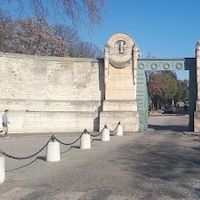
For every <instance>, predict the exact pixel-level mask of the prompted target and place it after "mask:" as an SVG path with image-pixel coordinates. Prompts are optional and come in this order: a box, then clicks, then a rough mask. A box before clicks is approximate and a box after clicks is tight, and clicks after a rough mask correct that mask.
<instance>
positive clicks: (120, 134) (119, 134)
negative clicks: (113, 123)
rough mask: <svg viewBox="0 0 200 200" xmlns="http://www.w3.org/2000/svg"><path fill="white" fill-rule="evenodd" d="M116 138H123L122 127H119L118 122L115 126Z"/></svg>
mask: <svg viewBox="0 0 200 200" xmlns="http://www.w3.org/2000/svg"><path fill="white" fill-rule="evenodd" d="M116 136H123V126H122V125H121V123H120V122H119V123H118V125H117V132H116Z"/></svg>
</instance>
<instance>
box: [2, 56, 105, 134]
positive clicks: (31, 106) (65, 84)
mask: <svg viewBox="0 0 200 200" xmlns="http://www.w3.org/2000/svg"><path fill="white" fill-rule="evenodd" d="M102 68H103V65H102V63H101V62H99V61H98V60H96V59H87V58H59V57H42V56H29V55H20V54H7V53H0V74H1V86H0V94H1V96H0V113H1V114H2V113H3V111H4V110H5V109H9V110H10V113H9V115H8V117H9V120H10V122H11V125H10V127H9V129H10V132H14V133H18V132H25V133H29V132H69V131H82V130H83V129H84V128H87V129H88V130H97V129H98V117H99V109H100V106H101V101H102V99H101V97H102V93H103V92H102V90H103V77H102V76H103V72H102V71H103V69H102Z"/></svg>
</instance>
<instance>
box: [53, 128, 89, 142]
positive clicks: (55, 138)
mask: <svg viewBox="0 0 200 200" xmlns="http://www.w3.org/2000/svg"><path fill="white" fill-rule="evenodd" d="M86 131H87V130H86V129H85V130H84V131H83V132H82V133H81V135H80V136H79V137H78V138H77V139H76V140H74V141H73V142H70V143H65V142H62V141H60V140H59V139H58V138H57V137H55V136H53V139H54V140H56V141H57V142H59V143H60V144H62V145H66V146H69V145H73V144H75V143H76V142H78V141H79V140H80V138H81V137H82V135H83V134H84V133H86Z"/></svg>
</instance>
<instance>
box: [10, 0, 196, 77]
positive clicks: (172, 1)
mask: <svg viewBox="0 0 200 200" xmlns="http://www.w3.org/2000/svg"><path fill="white" fill-rule="evenodd" d="M105 1H106V4H105V12H104V13H103V19H102V23H101V24H100V25H99V26H98V27H96V26H84V25H79V26H77V29H79V33H80V36H81V38H82V40H85V41H91V42H93V43H94V44H96V45H97V46H98V47H99V48H100V49H102V50H103V48H104V45H105V44H106V42H107V40H108V39H109V38H110V37H111V36H112V35H113V34H115V33H118V32H124V33H127V34H129V35H130V36H131V37H132V38H133V39H134V40H135V41H136V43H137V45H138V47H139V48H140V50H141V53H142V57H143V58H145V57H147V56H148V55H150V56H152V57H156V58H182V57H194V56H195V45H196V42H197V41H198V40H199V39H200V11H199V9H200V0H105ZM9 8H10V9H11V10H13V11H14V12H16V11H15V8H14V4H13V6H10V7H9ZM187 74H188V73H185V72H184V71H182V72H181V73H179V74H178V76H179V77H180V78H181V79H184V78H187Z"/></svg>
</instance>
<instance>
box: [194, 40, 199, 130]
mask: <svg viewBox="0 0 200 200" xmlns="http://www.w3.org/2000/svg"><path fill="white" fill-rule="evenodd" d="M195 54H196V55H195V56H196V70H197V71H196V74H197V101H196V112H195V113H194V132H200V40H199V41H198V42H197V44H196V52H195Z"/></svg>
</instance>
